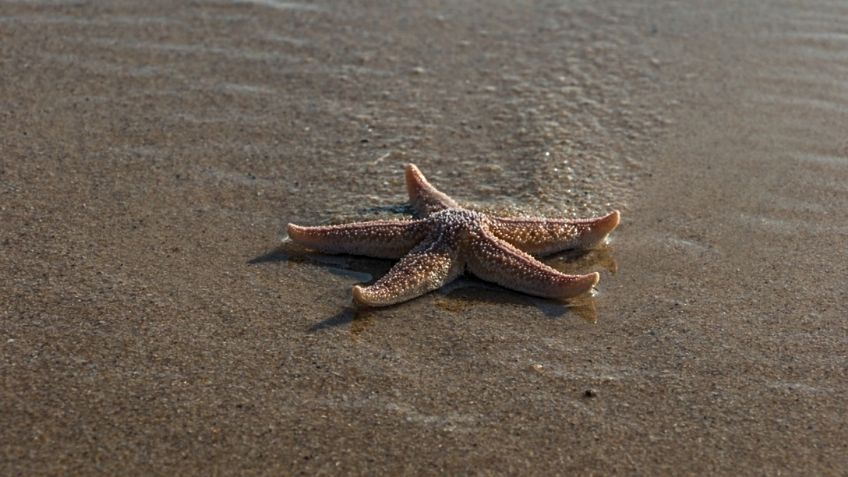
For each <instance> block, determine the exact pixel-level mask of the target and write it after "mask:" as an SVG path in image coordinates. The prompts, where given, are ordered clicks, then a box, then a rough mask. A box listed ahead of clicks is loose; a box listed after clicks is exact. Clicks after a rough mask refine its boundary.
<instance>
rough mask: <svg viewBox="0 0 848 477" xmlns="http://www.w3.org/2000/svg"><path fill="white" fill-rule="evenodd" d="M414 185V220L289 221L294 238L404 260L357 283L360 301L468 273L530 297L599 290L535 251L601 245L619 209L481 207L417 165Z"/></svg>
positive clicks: (378, 300)
mask: <svg viewBox="0 0 848 477" xmlns="http://www.w3.org/2000/svg"><path fill="white" fill-rule="evenodd" d="M406 186H407V191H408V192H409V199H410V203H411V204H412V207H413V209H414V210H415V216H416V218H414V219H411V220H379V221H373V222H357V223H352V224H344V225H333V226H324V227H301V226H298V225H294V224H289V226H288V233H289V237H290V238H291V239H292V240H293V241H294V242H297V243H299V244H301V245H303V246H305V247H308V248H311V249H315V250H318V251H321V252H326V253H349V254H354V255H367V256H371V257H380V258H397V259H400V260H399V261H398V263H397V264H396V265H395V266H394V267H392V269H391V270H389V272H388V273H387V274H386V275H385V276H383V277H382V278H380V279H379V280H377V282H375V283H374V284H372V285H370V286H361V285H356V286H354V287H353V297H354V299H355V300H356V301H357V302H358V303H360V304H363V305H367V306H386V305H392V304H395V303H400V302H403V301H406V300H409V299H412V298H415V297H417V296H420V295H423V294H425V293H427V292H429V291H431V290H435V289H436V288H439V287H441V286H442V285H444V284H446V283H448V282H450V281H451V280H453V279H455V278H456V277H458V276H459V275H461V274H462V273H463V272H465V271H469V272H471V273H472V274H474V275H475V276H477V277H479V278H481V279H483V280H487V281H491V282H495V283H497V284H499V285H502V286H504V287H507V288H511V289H513V290H517V291H520V292H524V293H527V294H530V295H536V296H541V297H546V298H559V299H566V298H570V297H573V296H576V295H579V294H582V293H585V292H588V291H589V290H591V289H592V286H594V285H595V284H596V283H597V282H598V279H599V275H598V274H597V273H590V274H588V275H567V274H564V273H561V272H559V271H557V270H554V269H553V268H551V267H548V266H547V265H545V264H543V263H541V262H539V261H538V260H536V259H535V258H534V257H533V255H536V256H539V255H547V254H551V253H556V252H560V251H563V250H569V249H587V248H591V247H594V246H595V245H597V244H599V243H602V242H603V241H604V239H605V238H606V237H607V235H609V233H610V232H612V230H613V229H615V227H616V226H618V223H619V213H618V211H613V212H611V213H609V214H607V215H605V216H603V217H596V218H592V219H582V220H565V219H548V218H504V217H497V216H492V215H487V214H483V213H481V212H475V211H473V210H469V209H465V208H462V207H460V206H459V205H458V204H457V203H456V202H455V201H454V200H453V199H451V198H450V197H449V196H447V195H446V194H444V193H442V192H440V191H438V190H437V189H436V188H435V187H433V186H432V185H430V183H429V182H427V180H426V179H425V178H424V175H423V174H421V171H419V170H418V168H417V167H415V165H413V164H409V165H407V167H406Z"/></svg>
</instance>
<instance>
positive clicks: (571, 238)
mask: <svg viewBox="0 0 848 477" xmlns="http://www.w3.org/2000/svg"><path fill="white" fill-rule="evenodd" d="M619 221H620V214H619V212H618V211H617V210H615V211H613V212H611V213H609V214H607V215H605V216H603V217H595V218H591V219H579V220H558V219H545V218H514V219H510V218H502V217H492V218H490V219H489V230H490V231H491V232H492V233H493V234H494V235H495V236H497V237H498V238H499V239H501V240H503V241H505V242H509V243H510V244H511V245H513V246H515V247H517V248H519V249H521V250H523V251H525V252H527V253H530V254H533V255H548V254H551V253H556V252H561V251H563V250H568V249H574V248H577V249H587V248H592V247H594V246H596V245H598V244H600V243H601V242H603V241H604V239H605V238H606V237H607V235H609V233H610V232H612V231H613V229H615V228H616V227H617V226H618V223H619Z"/></svg>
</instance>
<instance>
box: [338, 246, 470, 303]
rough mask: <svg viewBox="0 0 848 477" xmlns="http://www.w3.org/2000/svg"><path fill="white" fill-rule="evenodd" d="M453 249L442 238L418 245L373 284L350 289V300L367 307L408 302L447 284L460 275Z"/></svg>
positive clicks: (455, 250)
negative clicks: (351, 296)
mask: <svg viewBox="0 0 848 477" xmlns="http://www.w3.org/2000/svg"><path fill="white" fill-rule="evenodd" d="M457 256H458V253H457V249H456V247H455V246H452V244H451V243H449V241H448V240H447V239H445V238H443V237H442V238H439V239H436V240H434V241H430V240H427V241H425V242H422V243H421V244H420V245H419V246H418V247H416V248H415V249H414V250H413V251H412V252H410V253H409V254H408V255H406V256H404V257H403V258H402V259H401V260H400V261H399V262H398V263H396V264H395V266H394V267H392V269H391V270H389V273H387V274H386V275H384V276H383V277H382V278H380V279H379V280H377V282H375V283H374V284H373V285H370V286H367V287H363V286H360V285H356V286H354V287H353V299H354V300H356V302H357V303H359V304H362V305H367V306H388V305H394V304H395V303H400V302H404V301H407V300H411V299H412V298H415V297H417V296H421V295H423V294H425V293H427V292H429V291H432V290H435V289H437V288H439V287H441V286H442V285H444V284H446V283H448V282H450V281H451V280H453V279H454V278H456V277H457V276H459V275H460V274H461V273H462V269H463V267H462V264H461V263H460V261H459V260H458V258H457Z"/></svg>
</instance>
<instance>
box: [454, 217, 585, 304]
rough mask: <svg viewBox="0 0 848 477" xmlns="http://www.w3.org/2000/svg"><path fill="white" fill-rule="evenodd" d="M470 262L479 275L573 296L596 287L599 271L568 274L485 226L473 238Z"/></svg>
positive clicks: (546, 294) (554, 295)
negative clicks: (523, 250)
mask: <svg viewBox="0 0 848 477" xmlns="http://www.w3.org/2000/svg"><path fill="white" fill-rule="evenodd" d="M469 252H470V254H469V256H468V257H466V266H467V267H468V270H469V271H471V273H473V274H474V275H476V276H477V277H479V278H481V279H483V280H486V281H490V282H495V283H497V284H498V285H501V286H504V287H506V288H510V289H513V290H517V291H520V292H523V293H527V294H529V295H536V296H541V297H545V298H560V299H565V298H571V297H574V296H577V295H580V294H582V293H585V292H587V291H589V290H591V289H592V286H593V285H595V284H596V283H598V279H599V277H600V276H599V275H598V274H597V273H590V274H588V275H566V274H564V273H560V272H558V271H556V270H554V269H553V268H551V267H549V266H547V265H545V264H543V263H542V262H539V261H538V260H536V259H535V258H533V257H532V256H530V255H529V254H526V253H524V252H522V251H521V250H518V249H517V248H515V247H513V246H512V245H510V244H509V243H507V242H505V241H503V240H500V239H499V238H497V237H496V236H494V235H492V234H491V233H490V232H488V231H486V230H483V231H480V232H478V233H477V234H475V236H474V238H473V239H472V240H471V241H470V250H469Z"/></svg>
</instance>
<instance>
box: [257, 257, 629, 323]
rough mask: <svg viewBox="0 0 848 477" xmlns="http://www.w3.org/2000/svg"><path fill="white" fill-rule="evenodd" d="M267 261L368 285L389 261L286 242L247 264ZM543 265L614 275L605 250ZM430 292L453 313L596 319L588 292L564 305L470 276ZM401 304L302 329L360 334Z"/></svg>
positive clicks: (353, 310)
mask: <svg viewBox="0 0 848 477" xmlns="http://www.w3.org/2000/svg"><path fill="white" fill-rule="evenodd" d="M267 262H296V263H309V264H314V265H319V266H322V267H325V268H326V269H328V270H329V271H330V272H331V273H335V274H339V275H345V276H352V277H355V278H357V279H361V280H363V281H368V282H371V281H374V280H375V279H374V278H373V277H380V276H382V275H383V274H384V273H385V272H387V271H388V270H389V268H391V266H392V262H391V261H388V260H380V259H373V258H365V257H357V256H350V255H324V254H320V253H315V252H312V251H310V250H307V249H305V248H303V247H300V246H299V245H297V244H294V243H293V242H290V241H284V242H283V243H282V244H280V245H279V246H278V247H276V248H274V249H272V250H270V251H269V252H267V253H265V254H262V255H260V256H258V257H255V258H253V259H251V260H249V261H248V262H247V263H249V264H260V263H267ZM544 262H545V263H546V264H547V265H549V266H551V267H553V268H555V269H557V270H559V271H561V272H563V273H581V272H582V271H583V270H587V269H590V268H592V267H598V266H600V267H602V268H604V269H606V270H607V271H609V272H610V273H612V274H615V273H616V272H617V271H618V266H617V264H616V262H615V259H614V258H613V257H612V254H611V253H610V250H609V248H608V247H607V246H603V247H601V248H598V249H595V250H589V251H582V252H564V253H561V254H557V255H553V256H551V257H547V258H546V259H545V260H544ZM433 294H435V295H436V297H435V305H436V306H438V307H439V308H442V309H443V310H445V311H448V312H452V313H460V312H463V311H465V310H467V309H468V308H470V307H473V306H475V305H476V304H479V303H481V302H485V303H489V304H501V305H505V306H513V307H516V306H534V307H535V308H537V309H539V310H540V311H542V313H543V314H544V315H545V316H546V317H548V318H551V319H562V318H563V317H565V316H567V315H569V314H573V315H575V316H577V317H579V318H580V319H582V320H583V321H585V322H587V323H595V322H597V320H598V312H597V308H596V306H595V299H594V298H593V296H592V295H590V294H586V295H582V296H579V297H576V298H573V299H571V300H568V301H556V300H549V299H544V298H537V297H533V296H529V295H524V294H521V293H518V292H513V291H511V290H508V289H506V288H502V287H499V286H497V285H493V284H490V283H487V282H484V281H482V280H479V279H477V278H474V277H473V276H468V275H466V276H464V277H461V278H460V279H458V280H456V281H454V282H452V283H450V284H448V285H446V286H444V287H442V288H441V289H439V290H437V291H435V292H433ZM402 306H404V303H399V304H397V305H392V306H389V307H384V308H370V307H364V306H358V305H350V306H346V307H344V308H342V309H341V310H339V312H338V313H336V314H335V315H333V316H330V317H329V318H327V319H325V320H322V321H321V322H319V323H316V324H314V325H312V326H310V327H309V328H307V330H306V331H307V332H309V333H315V332H318V331H321V330H325V329H332V328H336V327H339V326H346V325H350V327H351V333H353V334H354V335H358V334H359V333H361V332H362V331H364V330H365V329H366V328H367V327H368V326H369V325H370V323H371V322H372V321H373V320H372V318H373V317H375V316H377V315H378V314H379V313H380V312H381V311H382V310H389V309H397V308H398V307H402Z"/></svg>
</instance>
